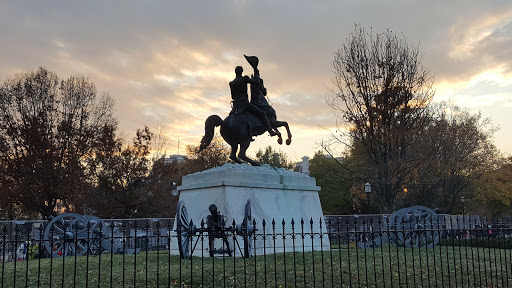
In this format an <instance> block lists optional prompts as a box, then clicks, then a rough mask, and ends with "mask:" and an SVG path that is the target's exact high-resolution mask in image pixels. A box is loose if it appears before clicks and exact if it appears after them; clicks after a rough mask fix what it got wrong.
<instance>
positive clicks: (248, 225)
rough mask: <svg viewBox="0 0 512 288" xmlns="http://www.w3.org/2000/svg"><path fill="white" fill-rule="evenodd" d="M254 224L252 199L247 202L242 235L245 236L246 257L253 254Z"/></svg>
mask: <svg viewBox="0 0 512 288" xmlns="http://www.w3.org/2000/svg"><path fill="white" fill-rule="evenodd" d="M253 230H254V227H253V226H252V213H251V200H247V203H246V204H245V212H244V221H243V224H242V237H243V238H244V257H245V258H249V257H251V255H252V234H253V232H254V231H253Z"/></svg>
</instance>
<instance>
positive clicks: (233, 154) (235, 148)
mask: <svg viewBox="0 0 512 288" xmlns="http://www.w3.org/2000/svg"><path fill="white" fill-rule="evenodd" d="M237 151H238V144H232V145H231V154H230V155H229V159H231V160H233V161H234V162H235V163H239V164H241V163H242V161H240V159H238V158H236V152H237Z"/></svg>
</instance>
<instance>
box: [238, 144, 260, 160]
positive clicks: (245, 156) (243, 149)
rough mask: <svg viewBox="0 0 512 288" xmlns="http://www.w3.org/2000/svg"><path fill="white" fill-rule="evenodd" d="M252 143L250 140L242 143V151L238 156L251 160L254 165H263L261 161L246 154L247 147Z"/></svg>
mask: <svg viewBox="0 0 512 288" xmlns="http://www.w3.org/2000/svg"><path fill="white" fill-rule="evenodd" d="M250 144H251V141H250V140H249V141H244V142H242V143H240V152H239V153H238V158H240V159H242V160H244V161H247V162H249V163H250V164H251V165H252V166H261V164H260V163H258V162H256V161H254V160H252V159H251V158H249V157H247V155H245V152H247V148H249V145H250Z"/></svg>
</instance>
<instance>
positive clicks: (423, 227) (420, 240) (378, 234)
mask: <svg viewBox="0 0 512 288" xmlns="http://www.w3.org/2000/svg"><path fill="white" fill-rule="evenodd" d="M387 222H388V224H386V223H385V222H380V223H378V224H380V226H379V225H373V224H376V223H375V222H374V221H372V222H371V223H368V222H367V223H364V224H363V225H356V227H355V230H356V235H357V245H358V246H359V247H360V248H372V247H378V246H380V245H382V244H384V243H391V244H394V245H396V246H399V247H408V248H412V247H414V248H420V247H427V248H431V247H434V246H436V245H437V244H438V243H439V240H440V239H441V234H442V232H441V229H440V228H441V227H440V223H441V222H440V219H439V216H438V215H437V209H434V210H432V209H430V208H427V207H424V206H412V207H408V208H402V209H400V210H398V211H395V212H394V213H393V214H392V215H391V216H390V217H389V218H388V220H387Z"/></svg>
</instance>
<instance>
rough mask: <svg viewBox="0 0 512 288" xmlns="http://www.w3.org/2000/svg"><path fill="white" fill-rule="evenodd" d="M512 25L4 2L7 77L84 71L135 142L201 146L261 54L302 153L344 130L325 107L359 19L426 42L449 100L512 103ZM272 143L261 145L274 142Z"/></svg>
mask: <svg viewBox="0 0 512 288" xmlns="http://www.w3.org/2000/svg"><path fill="white" fill-rule="evenodd" d="M511 19H512V3H507V2H505V1H499V0H496V1H464V2H462V1H440V0H439V1H399V0H392V1H386V2H383V1H353V2H346V1H316V2H315V1H303V0H299V1H296V0H294V1H291V0H285V1H273V0H261V1H125V0H123V1H121V0H114V1H100V0H93V1H81V2H80V1H78V2H76V1H64V0H55V1H16V2H6V3H3V4H2V9H1V11H0V37H1V39H2V48H1V51H2V53H0V63H2V66H1V67H0V81H1V80H3V79H5V78H6V77H8V76H11V75H13V74H14V73H18V72H26V71H30V70H33V69H36V68H37V67H38V66H45V67H46V68H48V69H49V70H52V71H55V72H56V73H57V74H58V75H59V76H60V77H62V78H65V77H67V76H69V75H75V74H81V75H85V76H87V77H89V78H91V79H92V80H93V81H94V82H95V83H96V86H97V88H98V91H100V92H109V94H110V95H112V96H113V97H114V98H115V99H116V109H117V116H118V118H119V126H120V128H121V129H122V130H124V131H127V134H128V137H131V136H130V134H132V133H133V132H134V131H135V129H137V128H140V127H142V126H143V125H150V126H151V125H154V124H156V123H165V125H166V127H167V128H168V131H169V135H171V136H172V137H173V139H174V140H173V141H174V142H172V143H173V144H172V145H174V146H176V145H175V144H176V143H175V139H177V138H180V139H181V140H180V141H181V143H182V145H185V144H197V142H198V141H199V139H200V138H201V136H202V133H203V129H204V127H203V125H204V120H205V119H206V117H207V116H209V115H210V114H218V115H220V116H221V117H224V116H226V115H227V113H228V112H229V110H230V101H231V97H230V92H229V87H228V82H229V81H230V79H232V78H233V77H234V73H233V69H234V67H235V66H237V65H243V66H244V68H245V70H246V73H247V74H250V72H251V71H250V69H249V65H248V64H247V63H246V61H245V59H244V58H243V54H248V55H257V56H258V57H259V58H260V67H259V68H260V71H261V73H262V77H263V78H264V80H265V86H266V87H267V89H268V91H269V95H268V97H269V99H270V101H271V102H273V103H274V108H275V109H276V112H277V116H278V119H280V120H285V121H288V122H289V123H290V126H291V127H292V131H295V132H294V140H295V139H297V142H294V144H295V145H296V146H290V147H287V148H283V149H289V150H287V151H290V153H292V151H294V150H293V149H297V151H303V152H295V151H294V152H293V153H298V154H309V155H312V151H314V150H315V148H314V147H316V144H315V143H314V142H315V141H316V140H318V139H321V138H322V137H323V136H322V135H324V134H323V133H324V132H325V131H323V130H322V128H319V126H321V127H328V129H331V128H332V127H334V126H335V124H336V119H335V118H334V116H333V114H332V111H331V110H330V108H329V107H328V106H327V104H326V103H325V95H326V94H327V93H328V90H329V88H330V86H331V84H330V79H331V76H332V75H331V71H332V70H331V66H330V63H331V61H332V56H333V52H334V51H336V50H337V49H338V47H339V46H340V44H341V43H342V42H343V41H344V40H345V39H346V38H347V37H348V36H349V34H350V32H352V31H353V29H354V23H358V24H361V25H363V26H365V27H372V30H373V31H374V33H381V32H384V31H385V30H386V29H391V30H393V31H396V32H401V33H403V34H404V36H405V37H406V38H407V39H408V40H409V41H410V42H412V43H419V45H420V49H421V50H422V51H423V53H424V54H423V64H424V65H425V66H426V67H428V68H431V71H432V73H433V74H435V75H436V81H437V82H436V83H437V84H436V88H437V90H438V96H439V98H441V99H443V98H450V99H456V100H457V101H459V102H460V103H463V104H468V105H475V106H477V105H478V106H482V105H487V106H488V107H491V106H492V105H504V106H505V107H506V105H508V104H507V103H509V102H508V101H510V91H511V87H512V86H511V84H510V79H511V77H510V73H511V67H512V63H511V61H512V53H511V52H512V51H511V49H512V48H511V47H512V42H511V41H512V22H511ZM486 73H487V74H486ZM500 121H505V123H501V124H502V126H507V125H510V124H511V123H510V120H508V121H509V122H506V121H507V120H506V119H505V118H504V117H502V118H500ZM302 134H303V135H307V136H305V137H303V136H302ZM315 135H316V136H315ZM267 138H269V139H266V138H261V143H267V142H266V141H269V142H268V143H274V142H275V139H271V138H270V137H267ZM264 139H266V140H264ZM301 141H302V142H301ZM308 141H309V142H308ZM256 142H257V143H260V140H257V141H255V143H254V144H253V145H254V146H255V147H257V145H259V144H257V143H256ZM297 143H299V144H297ZM308 143H309V144H308ZM294 147H295V148H294ZM299 147H300V148H299ZM182 151H183V150H182ZM301 156H302V155H298V156H297V159H300V157H301Z"/></svg>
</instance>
